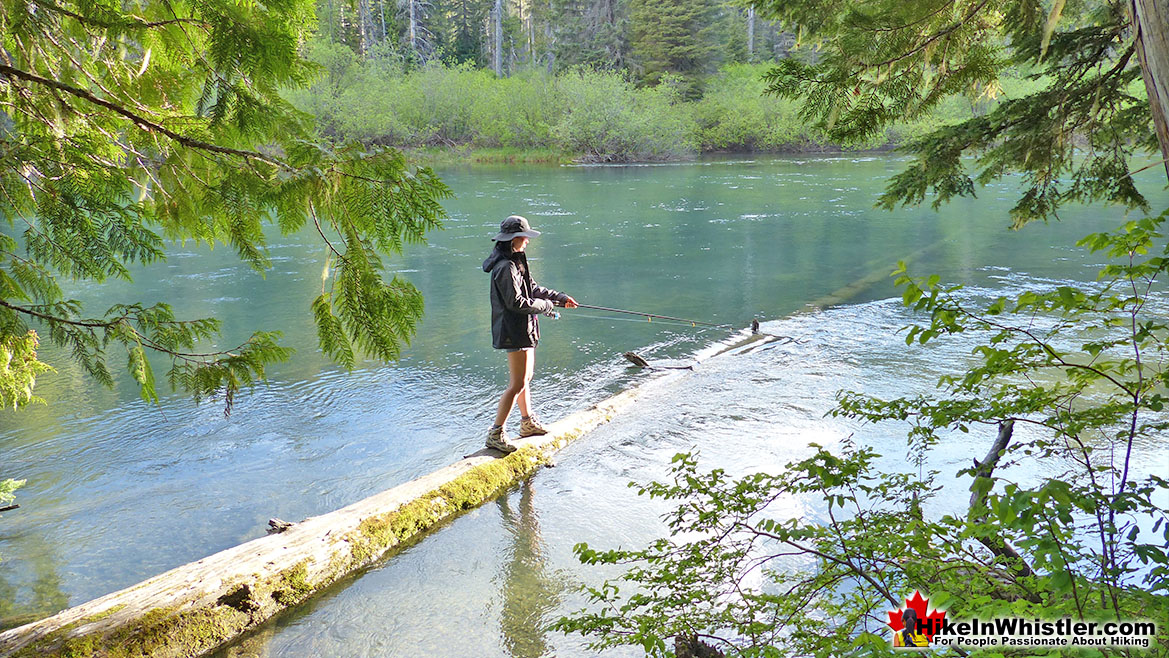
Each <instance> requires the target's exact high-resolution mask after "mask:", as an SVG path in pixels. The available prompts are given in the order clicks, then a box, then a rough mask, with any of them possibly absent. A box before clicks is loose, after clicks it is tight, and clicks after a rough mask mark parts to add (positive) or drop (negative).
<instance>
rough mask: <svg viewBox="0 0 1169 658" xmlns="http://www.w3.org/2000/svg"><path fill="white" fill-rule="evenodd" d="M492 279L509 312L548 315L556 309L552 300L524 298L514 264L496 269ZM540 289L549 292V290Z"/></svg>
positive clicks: (518, 273)
mask: <svg viewBox="0 0 1169 658" xmlns="http://www.w3.org/2000/svg"><path fill="white" fill-rule="evenodd" d="M491 278H492V279H493V280H494V283H495V285H496V286H498V288H499V298H500V299H501V300H503V306H504V308H506V309H507V310H509V311H512V312H514V313H526V314H528V315H536V314H537V313H547V312H548V311H551V310H552V309H553V308H555V305H554V304H553V303H552V300H550V299H536V298H533V299H529V298H527V297H525V296H524V294H523V289H524V287H523V283H522V282H521V281H520V271H519V269H518V268H517V267H516V266H515V264H514V263H508V264H507V265H506V266H505V267H499V268H496V269H495V271H494V272H492V274H491ZM539 289H540V290H548V289H547V288H539ZM553 292H554V291H553ZM533 297H536V295H535V290H533ZM565 297H567V295H565Z"/></svg>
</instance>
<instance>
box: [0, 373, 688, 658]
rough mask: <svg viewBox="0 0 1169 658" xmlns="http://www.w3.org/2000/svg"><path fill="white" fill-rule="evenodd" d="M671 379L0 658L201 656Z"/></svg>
mask: <svg viewBox="0 0 1169 658" xmlns="http://www.w3.org/2000/svg"><path fill="white" fill-rule="evenodd" d="M678 376H681V375H680V373H677V372H674V373H670V374H666V375H662V376H658V377H656V378H654V379H651V380H649V382H647V383H646V384H643V385H642V386H638V387H635V388H632V389H630V390H627V391H625V392H623V393H619V394H617V395H615V396H613V397H610V398H608V399H606V400H604V401H602V402H600V403H598V404H596V405H594V406H592V407H591V408H589V409H586V410H584V411H580V412H577V413H574V414H571V415H569V416H567V417H565V418H563V419H561V420H559V421H557V422H555V423H551V424H549V425H548V426H547V427H548V434H547V435H545V436H538V437H530V438H527V439H519V440H517V441H516V444H517V445H518V446H519V448H520V449H519V450H517V451H516V452H514V453H512V454H510V455H507V456H506V457H500V456H499V455H500V454H499V453H498V452H495V451H491V450H486V449H484V450H480V451H479V452H476V453H475V454H472V455H469V456H467V457H465V458H464V459H462V460H461V461H458V462H456V463H454V464H451V465H450V466H447V467H445V468H442V469H439V470H437V471H435V472H433V473H430V474H428V475H424V476H422V477H420V478H418V479H416V480H413V481H411V482H407V483H405V484H402V485H399V486H396V487H394V488H392V489H389V490H387V491H383V492H381V493H379V494H375V495H373V496H370V497H369V498H366V499H365V500H361V501H358V502H356V503H353V504H352V505H349V506H348V507H345V508H342V509H339V510H337V511H335V512H330V513H328V514H323V515H321V516H314V517H311V518H308V519H305V520H304V521H301V522H300V523H295V524H292V525H291V526H289V527H287V528H286V529H284V530H283V531H281V532H279V533H278V534H270V535H268V536H265V537H260V538H259V539H254V540H252V541H249V542H247V543H244V544H241V545H239V546H236V547H234V548H229V549H227V550H224V551H221V552H219V553H216V554H214V555H211V556H209V557H206V558H204V559H202V560H199V561H197V562H192V563H189V564H185V565H183V566H181V567H178V568H176V569H172V570H171V571H168V572H166V573H163V574H161V575H158V576H155V577H154V578H151V579H149V580H146V581H144V582H142V583H139V584H137V585H134V586H132V587H129V588H126V589H124V590H121V591H118V592H114V593H112V594H108V595H106V596H103V597H101V598H98V599H94V600H93V601H90V602H88V603H84V604H81V605H78V606H76V607H73V608H69V609H67V610H64V611H62V612H59V613H57V614H56V615H53V616H52V617H48V618H45V619H42V620H40V621H36V622H33V623H31V624H26V625H24V626H20V627H17V628H13V629H10V630H8V631H5V632H4V633H0V656H13V657H18V658H24V657H28V656H93V655H98V656H108V657H111V658H114V657H122V656H127V657H128V656H160V657H178V656H201V655H204V654H207V653H209V652H211V651H214V650H216V649H218V648H220V647H222V646H224V645H226V644H228V643H230V642H232V641H234V640H236V639H238V638H239V637H240V636H242V635H244V634H245V633H247V632H248V631H251V630H253V629H255V628H256V627H258V626H260V625H261V624H263V623H264V622H265V621H267V620H269V619H271V618H272V617H273V616H274V615H276V614H277V613H279V612H280V611H282V610H285V609H287V608H289V607H292V606H295V605H298V604H300V603H302V602H304V601H306V600H308V599H309V598H310V597H312V596H313V595H314V594H315V593H317V592H319V591H321V590H322V589H324V588H327V587H328V586H329V585H331V584H333V583H335V582H337V581H338V580H339V579H341V578H343V577H345V576H346V575H348V574H351V573H353V572H355V571H359V570H361V569H363V568H366V567H368V566H370V565H372V564H374V563H376V562H377V561H378V560H380V559H382V558H383V556H385V555H386V554H387V553H389V552H390V551H392V550H393V549H394V548H395V547H397V546H399V545H401V544H402V543H403V542H405V541H407V540H409V539H411V538H412V537H416V536H418V535H419V534H420V533H423V532H425V531H427V530H429V529H430V528H433V527H434V526H436V525H437V524H439V523H442V522H443V521H445V520H447V519H451V518H453V517H455V516H457V515H458V514H459V513H461V512H463V511H465V510H468V509H471V508H473V507H476V506H478V505H480V504H482V503H484V502H486V501H488V500H490V499H492V498H494V497H495V496H496V495H498V494H499V493H500V492H501V491H502V490H503V489H506V488H507V487H509V486H511V485H513V484H515V483H517V482H519V481H521V480H523V479H525V478H527V477H529V476H530V475H532V473H534V472H535V471H536V469H538V468H539V467H540V466H541V465H542V464H544V463H547V462H548V460H550V459H551V456H552V454H554V453H555V452H557V451H558V450H560V449H561V448H563V447H564V446H566V445H568V444H569V443H570V442H571V441H573V440H575V439H577V438H579V437H580V436H582V435H584V434H585V433H586V432H589V431H590V430H592V429H594V428H596V427H597V426H599V425H601V424H603V423H606V422H608V421H609V420H610V419H612V418H613V417H614V416H615V415H616V414H618V413H619V412H620V411H622V410H623V409H625V408H626V407H628V406H629V405H630V404H632V403H633V402H634V401H636V400H637V399H638V398H639V397H641V396H642V395H644V394H645V392H646V391H647V390H649V389H652V388H655V387H656V386H655V384H660V383H664V382H665V381H668V380H671V379H674V378H676V377H678Z"/></svg>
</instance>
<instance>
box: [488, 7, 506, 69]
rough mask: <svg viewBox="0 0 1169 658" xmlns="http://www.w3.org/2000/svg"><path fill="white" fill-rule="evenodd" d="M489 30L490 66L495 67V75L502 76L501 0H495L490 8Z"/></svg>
mask: <svg viewBox="0 0 1169 658" xmlns="http://www.w3.org/2000/svg"><path fill="white" fill-rule="evenodd" d="M491 30H492V32H494V34H492V41H491V43H492V47H493V48H492V49H493V50H494V52H493V53H492V68H493V69H495V77H497V78H501V77H503V0H495V6H494V7H492V8H491Z"/></svg>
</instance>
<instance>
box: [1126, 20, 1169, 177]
mask: <svg viewBox="0 0 1169 658" xmlns="http://www.w3.org/2000/svg"><path fill="white" fill-rule="evenodd" d="M1129 11H1130V12H1131V13H1132V21H1133V29H1134V30H1135V31H1136V47H1137V57H1138V58H1139V60H1140V63H1141V75H1142V76H1143V77H1144V79H1145V89H1146V90H1147V91H1148V93H1149V109H1150V110H1151V111H1152V113H1153V129H1154V130H1156V131H1157V142H1158V143H1159V144H1160V145H1161V157H1162V158H1164V162H1163V164H1164V165H1165V175H1166V177H1169V0H1132V4H1131V5H1130V6H1129Z"/></svg>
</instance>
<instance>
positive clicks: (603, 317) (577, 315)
mask: <svg viewBox="0 0 1169 658" xmlns="http://www.w3.org/2000/svg"><path fill="white" fill-rule="evenodd" d="M572 317H574V318H587V319H589V320H611V321H613V322H638V323H640V322H644V321H643V320H635V319H633V318H614V317H611V316H608V315H590V314H587V313H573V314H572ZM653 324H664V325H668V326H671V327H693V326H694V325H692V324H690V323H688V322H672V321H670V320H659V321H657V322H654V323H653ZM700 329H706V327H700Z"/></svg>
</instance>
